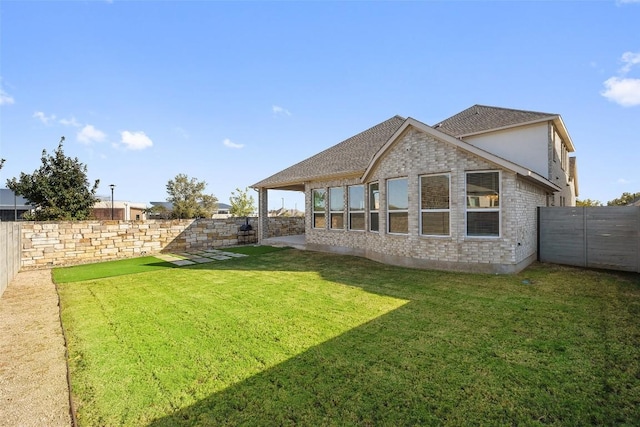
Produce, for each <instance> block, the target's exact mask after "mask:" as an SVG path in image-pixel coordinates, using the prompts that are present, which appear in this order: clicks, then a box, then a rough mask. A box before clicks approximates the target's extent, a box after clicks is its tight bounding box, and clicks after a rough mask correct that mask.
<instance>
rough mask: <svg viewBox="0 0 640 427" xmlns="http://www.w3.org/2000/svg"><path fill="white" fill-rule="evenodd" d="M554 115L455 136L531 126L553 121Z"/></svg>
mask: <svg viewBox="0 0 640 427" xmlns="http://www.w3.org/2000/svg"><path fill="white" fill-rule="evenodd" d="M556 117H559V116H557V115H556V116H549V117H543V118H541V119H536V120H530V121H528V122H520V123H514V124H511V125H506V126H500V127H497V128H491V129H485V130H481V131H478V132H470V133H465V134H462V135H456V137H458V138H466V137H469V136H477V135H483V134H485V133H492V132H497V131H501V130H508V129H514V128H519V127H522V126H531V125H535V124H538V123H546V122H549V121H554V120H555V119H556Z"/></svg>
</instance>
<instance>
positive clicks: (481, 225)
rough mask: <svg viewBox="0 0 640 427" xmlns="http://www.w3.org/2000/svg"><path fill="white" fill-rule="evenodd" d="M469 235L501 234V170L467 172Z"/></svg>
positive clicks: (494, 235)
mask: <svg viewBox="0 0 640 427" xmlns="http://www.w3.org/2000/svg"><path fill="white" fill-rule="evenodd" d="M467 236H473V237H498V236H500V172H495V171H494V172H468V173H467Z"/></svg>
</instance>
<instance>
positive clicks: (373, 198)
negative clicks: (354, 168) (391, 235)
mask: <svg viewBox="0 0 640 427" xmlns="http://www.w3.org/2000/svg"><path fill="white" fill-rule="evenodd" d="M379 215H380V187H379V184H378V183H377V182H372V183H371V184H369V230H370V231H379V230H380V221H379V219H380V217H379Z"/></svg>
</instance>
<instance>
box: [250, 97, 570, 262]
mask: <svg viewBox="0 0 640 427" xmlns="http://www.w3.org/2000/svg"><path fill="white" fill-rule="evenodd" d="M574 150H575V149H574V145H573V142H572V141H571V138H570V137H569V134H568V132H567V130H566V128H565V125H564V122H563V121H562V118H561V117H560V116H559V115H558V114H548V113H539V112H532V111H522V110H513V109H505V108H496V107H487V106H481V105H476V106H473V107H471V108H469V109H467V110H464V111H462V112H460V113H458V114H456V115H454V116H452V117H450V118H448V119H446V120H443V121H442V122H440V123H438V124H436V125H435V126H433V127H432V126H428V125H426V124H424V123H422V122H419V121H417V120H415V119H412V118H406V119H405V118H403V117H399V116H395V117H392V118H390V119H389V120H386V121H384V122H382V123H380V124H378V125H376V126H374V127H372V128H370V129H368V130H366V131H364V132H362V133H360V134H358V135H355V136H353V137H351V138H349V139H347V140H345V141H343V142H341V143H339V144H337V145H335V146H333V147H331V148H329V149H327V150H324V151H323V152H321V153H318V154H316V155H315V156H312V157H310V158H308V159H306V160H303V161H302V162H300V163H298V164H295V165H293V166H291V167H289V168H287V169H285V170H283V171H280V172H278V173H276V174H275V175H272V176H271V177H269V178H266V179H265V180H263V181H260V182H258V183H256V184H254V185H253V187H254V188H255V189H257V190H258V191H259V194H260V196H259V217H260V227H259V233H260V237H261V238H262V239H265V238H266V236H267V235H268V234H267V233H268V230H267V227H268V222H267V221H266V218H267V212H268V210H267V206H268V200H267V198H268V192H267V191H268V190H269V189H279V190H295V191H303V192H304V193H305V201H306V203H305V205H306V209H305V211H306V226H305V245H306V247H307V248H309V249H316V250H325V251H332V252H339V253H346V254H354V255H359V256H365V257H368V258H371V259H374V260H378V261H381V262H386V263H390V264H396V265H406V266H411V267H421V268H436V269H446V270H461V271H478V272H498V273H508V272H516V271H519V270H521V269H522V268H524V267H526V266H527V265H529V264H530V263H531V262H532V261H533V260H535V258H536V248H537V222H536V208H537V207H538V206H562V205H567V206H572V205H575V198H576V196H577V188H578V186H577V174H576V163H575V158H570V157H568V153H570V152H573V151H574Z"/></svg>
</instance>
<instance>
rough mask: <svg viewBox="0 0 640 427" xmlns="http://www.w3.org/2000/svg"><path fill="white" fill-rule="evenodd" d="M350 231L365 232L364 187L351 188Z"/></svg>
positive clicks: (354, 186) (353, 186)
mask: <svg viewBox="0 0 640 427" xmlns="http://www.w3.org/2000/svg"><path fill="white" fill-rule="evenodd" d="M349 230H364V186H362V185H352V186H351V187H349Z"/></svg>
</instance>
